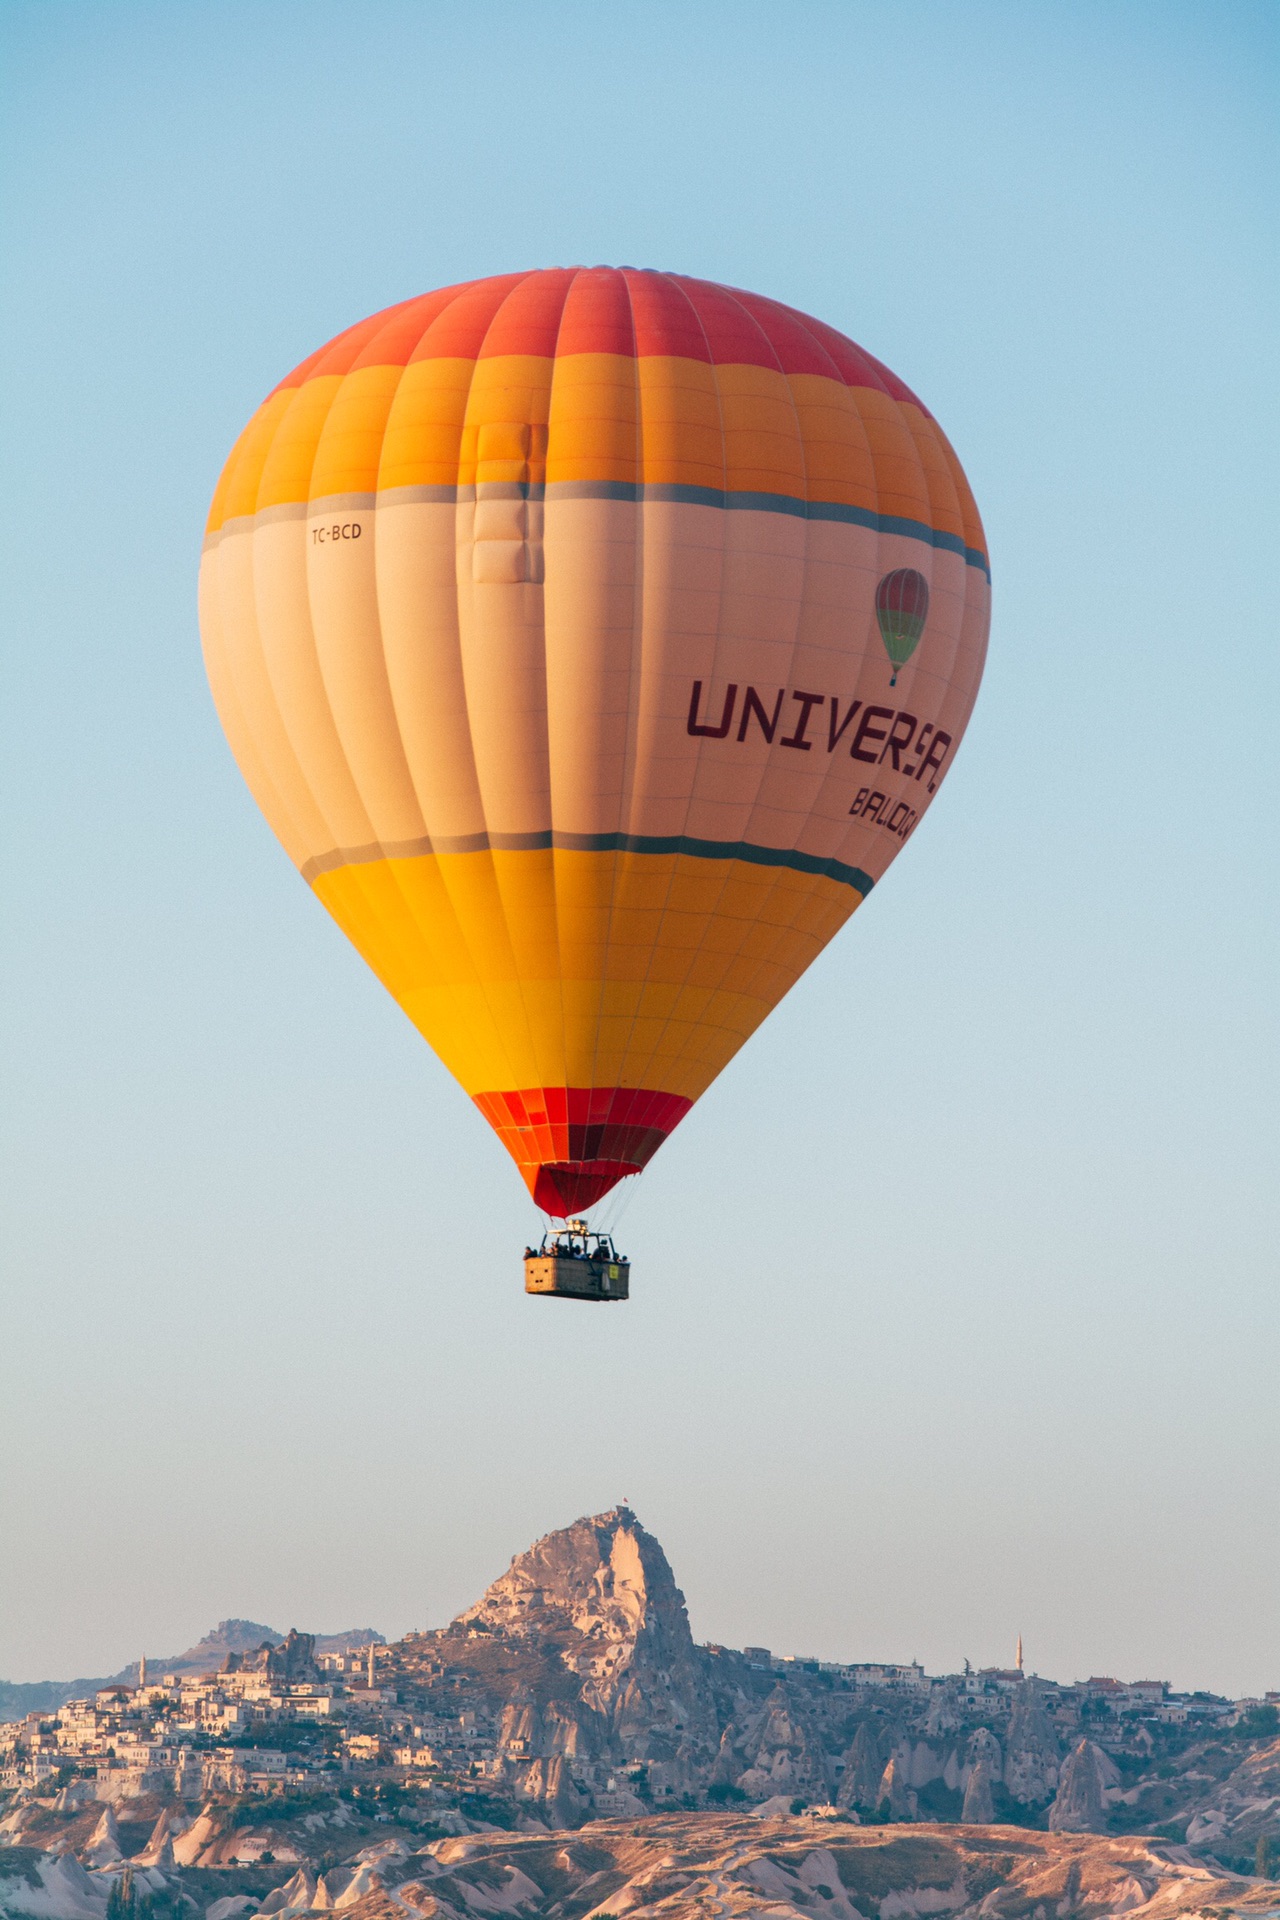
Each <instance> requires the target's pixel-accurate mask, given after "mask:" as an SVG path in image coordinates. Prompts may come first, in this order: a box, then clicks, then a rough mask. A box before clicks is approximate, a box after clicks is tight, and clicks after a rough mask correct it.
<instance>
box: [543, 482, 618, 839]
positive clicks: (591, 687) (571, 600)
mask: <svg viewBox="0 0 1280 1920" xmlns="http://www.w3.org/2000/svg"><path fill="white" fill-rule="evenodd" d="M641 512H642V509H641V508H640V507H639V506H637V505H636V504H635V503H634V502H632V501H623V500H556V499H554V498H553V499H552V500H549V501H548V502H547V506H546V535H545V549H546V571H547V578H546V590H545V594H544V607H545V611H546V661H547V666H546V673H547V731H548V738H549V741H550V768H551V798H552V817H553V820H554V822H555V827H556V831H557V832H559V833H575V834H578V833H586V834H591V833H617V832H618V831H619V830H620V829H621V828H622V827H623V826H624V824H625V809H624V794H625V780H626V775H627V768H628V750H629V747H630V745H631V691H632V683H633V680H635V681H638V679H639V631H638V621H637V613H638V597H637V550H638V544H639V543H638V534H639V523H640V514H641Z"/></svg>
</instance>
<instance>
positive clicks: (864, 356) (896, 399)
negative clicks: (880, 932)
mask: <svg viewBox="0 0 1280 1920" xmlns="http://www.w3.org/2000/svg"><path fill="white" fill-rule="evenodd" d="M799 320H800V325H801V326H802V327H803V329H804V331H805V332H806V333H807V334H808V335H809V337H810V338H811V339H813V340H814V341H815V344H817V336H816V335H815V333H814V330H813V327H812V325H811V324H810V322H809V319H808V316H807V315H800V316H799ZM823 350H824V351H825V350H826V349H825V347H824V348H823ZM856 350H857V352H858V354H859V357H860V358H861V360H862V361H863V362H864V363H865V364H866V366H867V368H868V371H869V372H871V373H872V374H873V376H874V378H875V381H876V386H877V388H878V390H879V391H880V392H881V393H883V394H884V395H885V397H886V399H888V400H889V401H890V403H891V404H892V406H893V408H894V412H895V415H896V416H897V418H898V420H899V422H900V423H901V427H902V431H903V434H904V436H905V438H906V440H907V442H908V443H909V444H910V445H911V447H912V451H913V454H914V455H915V459H916V465H917V468H918V469H919V470H920V471H921V474H922V477H923V481H924V485H923V491H922V499H923V500H924V501H925V502H926V503H930V505H931V489H930V487H929V483H928V476H927V474H924V471H923V462H922V461H921V460H920V457H919V452H918V449H917V448H916V445H915V434H914V428H913V424H912V422H911V420H910V418H909V415H908V414H907V411H906V408H907V406H908V405H914V406H915V408H916V409H917V411H918V412H919V413H920V414H921V415H922V416H923V417H924V418H925V419H926V420H928V421H930V422H932V416H931V415H930V414H929V413H928V410H927V409H926V408H925V407H923V406H922V405H921V404H920V402H919V401H918V400H916V398H915V396H914V394H913V393H912V392H911V389H910V388H906V387H905V382H902V381H900V380H898V379H897V376H896V375H895V376H894V383H895V384H896V385H897V386H901V387H904V389H905V391H906V392H907V393H908V394H910V395H911V398H910V400H909V401H904V400H903V399H902V398H901V397H900V396H899V395H898V394H896V393H894V392H893V391H892V389H891V387H890V384H889V381H888V380H887V379H886V377H885V376H886V374H887V372H888V369H887V368H884V367H883V366H882V364H881V363H880V362H879V361H878V360H876V359H875V358H874V356H873V355H871V354H868V353H866V352H865V351H864V350H863V349H861V348H857V349H856ZM854 412H855V413H856V415H857V417H858V420H859V423H860V425H861V427H862V430H863V433H864V436H865V437H866V440H867V445H868V450H869V451H870V450H871V442H870V436H869V435H868V434H867V433H866V422H865V420H864V419H863V416H862V413H861V409H860V408H858V407H857V406H856V404H855V406H854ZM871 471H872V474H873V477H874V481H875V487H876V510H877V518H878V519H882V518H883V517H884V516H883V515H882V514H881V511H880V510H881V507H882V506H883V501H882V499H881V495H880V479H879V470H878V467H877V464H876V462H875V459H874V457H873V458H872V462H871ZM959 524H960V526H961V527H962V528H963V526H964V520H963V517H960V519H959ZM886 537H888V536H886V535H885V534H884V533H883V532H880V531H877V533H876V568H875V571H876V573H877V575H878V574H880V573H881V572H882V570H883V567H884V548H883V542H884V540H885V539H886ZM935 559H936V549H935V548H934V547H933V546H932V545H931V546H929V548H928V549H927V555H926V556H922V564H925V565H927V566H928V567H929V571H930V575H932V571H933V566H934V562H935ZM968 572H969V569H968V566H967V564H966V567H965V575H966V582H967V576H968ZM873 618H874V613H872V614H870V615H869V616H868V620H869V621H870V620H871V619H873ZM870 657H871V656H870V632H869V630H868V633H867V635H866V637H865V639H864V641H863V643H862V669H863V670H865V669H866V666H867V664H868V662H869V659H870ZM953 664H954V654H953V658H952V661H951V662H950V663H949V664H948V668H947V673H946V675H945V676H944V679H945V682H946V685H948V686H949V683H950V675H951V670H952V665H953ZM859 678H861V672H860V674H859ZM945 691H946V687H945V686H944V695H945ZM853 844H854V845H855V846H858V847H859V849H860V850H861V844H862V843H861V842H860V841H859V840H858V839H856V838H855V840H854V842H853ZM849 851H850V848H849V844H848V842H847V841H842V842H841V847H840V853H841V856H842V857H843V856H846V855H847V854H848V852H849ZM864 857H865V856H864ZM864 897H865V896H864ZM859 904H861V902H859ZM855 911H856V909H855Z"/></svg>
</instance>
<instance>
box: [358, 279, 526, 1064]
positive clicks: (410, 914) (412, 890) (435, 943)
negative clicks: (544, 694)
mask: <svg viewBox="0 0 1280 1920" xmlns="http://www.w3.org/2000/svg"><path fill="white" fill-rule="evenodd" d="M452 304H453V303H452V302H448V303H446V305H445V306H444V307H443V308H442V309H441V313H440V314H437V315H436V316H434V317H433V320H432V321H428V323H427V325H426V326H424V328H423V330H422V333H421V334H420V335H419V338H418V341H417V343H416V344H415V347H414V349H413V351H412V352H411V353H410V354H409V355H407V356H406V358H405V362H404V365H403V366H402V368H401V372H400V380H398V381H397V387H396V390H397V393H398V391H399V387H400V383H401V381H403V379H404V377H405V374H406V373H407V369H408V366H409V363H410V361H411V360H412V357H413V352H416V351H417V349H418V348H419V347H420V346H421V344H422V341H423V340H424V339H425V338H426V335H427V333H428V332H429V331H430V328H431V325H432V324H434V319H436V318H440V317H442V315H443V314H444V313H447V312H448V310H449V306H451V305H452ZM392 405H394V401H393V402H392ZM390 414H391V407H388V411H387V419H388V420H389V419H390ZM385 432H386V422H384V428H383V441H382V442H381V443H380V447H379V464H380V463H381V452H382V446H383V445H385ZM376 508H377V477H376V476H375V513H374V516H373V520H374V526H373V533H374V541H375V549H374V552H375V563H376V555H377V544H376V543H377V536H378V518H379V516H378V513H377V511H376ZM374 593H375V600H376V601H377V604H378V619H379V633H380V635H382V636H384V637H383V638H382V649H383V659H384V671H385V672H386V676H387V682H388V689H389V695H390V699H391V704H392V711H393V713H394V714H395V717H396V724H397V727H398V728H400V737H401V746H402V751H403V753H404V760H405V765H406V769H407V773H408V778H409V780H410V782H411V784H412V787H413V791H414V795H415V798H416V801H417V805H418V811H419V813H420V814H421V816H422V823H423V828H424V831H425V836H426V839H427V842H428V844H430V842H431V838H432V823H431V819H430V814H429V809H428V808H427V806H426V805H425V804H424V796H423V794H422V791H421V788H420V787H419V785H418V781H417V779H416V777H415V774H414V768H413V765H412V762H411V761H410V758H409V755H408V752H407V750H406V749H405V748H404V735H403V726H402V722H401V717H400V712H399V707H398V705H397V703H396V696H395V684H394V679H393V676H392V674H391V668H390V661H389V659H388V658H387V656H386V641H385V625H384V621H383V618H382V608H381V598H380V592H379V581H378V575H377V570H376V564H375V574H374ZM426 858H427V859H428V860H430V859H431V858H432V856H431V855H430V854H428V855H427V856H426ZM380 864H381V866H382V867H383V868H385V872H386V876H387V879H388V880H389V882H390V884H391V886H392V888H393V889H394V892H395V894H396V895H397V896H398V898H399V900H400V902H401V905H402V907H403V910H404V915H405V918H406V920H407V921H408V922H409V923H411V924H412V925H414V926H416V927H417V928H418V930H419V933H420V937H421V943H422V948H423V951H424V952H425V953H427V954H429V955H430V956H431V957H432V959H433V960H435V961H436V965H437V968H438V967H439V964H440V962H439V958H438V956H439V954H440V945H441V942H440V931H441V930H440V928H439V926H438V925H432V924H431V922H430V921H429V919H427V918H424V914H425V913H426V911H427V909H426V903H425V901H424V899H423V897H422V889H421V887H410V886H408V885H407V884H406V879H407V875H406V871H405V868H404V864H403V863H402V862H401V861H400V860H398V859H395V858H393V857H390V856H389V855H388V854H387V853H386V850H385V849H384V850H383V859H382V861H381V863H380ZM435 877H436V879H437V882H438V884H439V891H440V893H441V895H442V896H443V899H444V902H445V905H446V908H447V911H448V913H449V915H450V919H451V922H452V927H453V930H454V931H455V932H456V935H457V941H456V944H457V947H459V948H460V949H461V950H462V952H463V953H464V954H465V955H466V958H467V961H468V963H469V966H470V971H471V974H472V976H473V982H474V985H475V987H476V988H477V989H478V990H479V992H480V994H481V995H482V996H483V997H484V998H485V999H486V1000H487V994H486V993H485V983H484V979H483V973H482V970H481V967H480V965H479V960H478V956H477V955H476V952H475V950H474V947H473V945H472V942H471V940H470V938H469V935H468V930H467V925H466V920H465V917H464V916H463V915H462V913H460V911H459V907H458V902H457V899H456V897H455V895H454V894H453V892H452V891H451V890H450V888H449V887H448V885H447V882H446V878H445V870H444V866H443V865H442V863H441V862H440V861H439V860H438V859H436V861H435ZM356 884H357V885H359V877H357V879H356ZM364 891H365V892H366V895H367V893H368V889H364ZM384 924H385V923H384ZM461 984H462V983H460V982H459V981H458V980H457V979H456V977H455V978H454V979H453V980H445V981H444V982H442V983H441V985H442V986H443V988H444V997H445V999H446V1000H447V1001H449V1002H452V1004H453V1006H454V1008H455V1018H456V1019H457V1020H459V1021H460V1020H461V1018H462V1014H463V1009H462V1005H461V1003H460V1002H459V999H458V992H459V986H460V985H461ZM437 990H438V989H437ZM401 1005H402V1011H404V1012H405V1014H406V1016H407V1017H409V1018H410V1019H411V1020H412V1015H410V1014H409V1012H408V1008H407V1007H404V1006H403V1003H401ZM413 1024H414V1026H415V1027H416V1028H417V1030H418V1032H419V1033H421V1034H422V1037H423V1038H424V1039H425V1040H426V1041H427V1044H428V1046H429V1047H430V1048H431V1051H432V1052H433V1053H434V1054H435V1055H436V1058H437V1059H440V1058H441V1056H440V1054H439V1052H438V1050H437V1048H436V1046H435V1045H434V1044H433V1043H432V1041H431V1039H430V1037H429V1036H428V1035H427V1034H426V1033H425V1032H424V1030H423V1028H422V1027H421V1025H419V1023H418V1022H417V1021H416V1020H414V1021H413ZM491 1025H492V1027H493V1029H494V1032H495V1035H496V1036H497V1037H498V1039H499V1044H500V1046H501V1048H502V1050H503V1051H506V1048H505V1041H504V1040H503V1038H502V1035H501V1029H500V1024H499V1022H498V1021H497V1020H496V1019H491ZM442 1064H445V1065H446V1071H447V1070H448V1068H447V1063H444V1062H443V1061H442Z"/></svg>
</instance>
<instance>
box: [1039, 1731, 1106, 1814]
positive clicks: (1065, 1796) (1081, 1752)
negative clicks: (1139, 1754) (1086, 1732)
mask: <svg viewBox="0 0 1280 1920" xmlns="http://www.w3.org/2000/svg"><path fill="white" fill-rule="evenodd" d="M1119 1778H1120V1775H1119V1773H1118V1772H1117V1770H1116V1766H1115V1763H1114V1761H1112V1760H1111V1759H1110V1758H1109V1757H1108V1756H1107V1755H1106V1754H1105V1753H1103V1751H1102V1749H1101V1747H1096V1746H1095V1745H1094V1743H1093V1741H1092V1740H1082V1741H1081V1742H1080V1743H1079V1745H1078V1746H1077V1747H1076V1748H1075V1750H1074V1751H1073V1752H1072V1753H1071V1754H1070V1755H1069V1756H1068V1758H1067V1761H1066V1764H1065V1765H1064V1766H1063V1769H1062V1776H1061V1780H1060V1782H1059V1786H1058V1793H1057V1797H1056V1799H1055V1800H1054V1803H1053V1805H1052V1806H1051V1807H1050V1809H1049V1831H1050V1833H1101V1832H1102V1831H1103V1829H1104V1828H1105V1826H1106V1814H1105V1810H1104V1802H1103V1798H1102V1796H1103V1793H1104V1791H1105V1790H1106V1788H1108V1787H1112V1786H1115V1784H1116V1783H1117V1781H1118V1780H1119Z"/></svg>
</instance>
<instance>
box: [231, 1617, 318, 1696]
mask: <svg viewBox="0 0 1280 1920" xmlns="http://www.w3.org/2000/svg"><path fill="white" fill-rule="evenodd" d="M223 1624H224V1625H227V1624H229V1623H228V1622H225V1621H224V1622H223ZM222 1671H223V1673H265V1674H266V1676H267V1678H268V1679H269V1680H281V1681H284V1682H285V1683H286V1684H287V1685H293V1684H295V1683H296V1682H298V1681H302V1680H315V1679H317V1678H318V1677H319V1668H318V1667H317V1666H316V1636H315V1635H314V1633H299V1632H298V1629H297V1628H296V1627H290V1629H289V1631H288V1633H287V1634H286V1635H285V1637H284V1639H283V1640H281V1641H278V1642H275V1641H273V1640H263V1641H262V1642H261V1643H260V1644H259V1645H258V1646H257V1647H255V1648H253V1649H252V1650H251V1651H245V1652H235V1651H233V1652H231V1653H229V1654H228V1655H227V1657H226V1659H225V1660H224V1662H223V1664H222Z"/></svg>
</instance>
